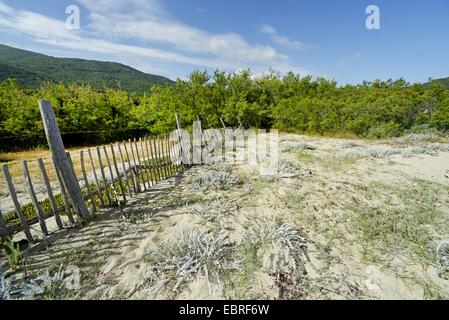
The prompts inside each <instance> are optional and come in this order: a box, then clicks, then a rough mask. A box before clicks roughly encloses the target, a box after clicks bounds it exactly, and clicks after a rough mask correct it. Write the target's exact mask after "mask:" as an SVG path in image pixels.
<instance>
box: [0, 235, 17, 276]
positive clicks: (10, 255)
mask: <svg viewBox="0 0 449 320" xmlns="http://www.w3.org/2000/svg"><path fill="white" fill-rule="evenodd" d="M0 250H1V251H2V254H3V255H4V256H5V257H6V260H7V261H8V264H9V267H10V268H11V269H15V268H16V267H17V266H18V265H19V264H20V262H21V261H22V252H21V250H20V246H19V244H17V243H15V242H14V241H12V240H11V238H5V239H0Z"/></svg>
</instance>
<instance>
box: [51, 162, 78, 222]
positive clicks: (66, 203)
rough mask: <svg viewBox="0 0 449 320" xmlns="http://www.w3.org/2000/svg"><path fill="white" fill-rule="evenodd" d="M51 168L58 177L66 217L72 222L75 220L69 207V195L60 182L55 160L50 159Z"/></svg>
mask: <svg viewBox="0 0 449 320" xmlns="http://www.w3.org/2000/svg"><path fill="white" fill-rule="evenodd" d="M52 164H53V169H54V170H55V173H56V178H57V179H58V183H59V187H60V188H61V194H62V201H63V202H64V208H65V211H66V212H67V217H68V218H69V221H70V223H72V224H74V223H75V220H74V219H73V215H72V209H71V207H70V201H69V196H68V195H67V190H66V189H65V187H64V183H63V182H62V178H61V175H60V174H59V171H58V169H57V168H56V164H55V160H54V158H53V159H52Z"/></svg>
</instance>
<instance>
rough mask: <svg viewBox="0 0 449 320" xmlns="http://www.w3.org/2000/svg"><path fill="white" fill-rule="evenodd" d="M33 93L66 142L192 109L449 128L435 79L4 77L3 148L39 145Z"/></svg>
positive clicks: (144, 125)
mask: <svg viewBox="0 0 449 320" xmlns="http://www.w3.org/2000/svg"><path fill="white" fill-rule="evenodd" d="M38 99H46V100H50V101H51V103H52V105H53V107H54V109H55V113H56V116H57V119H58V124H59V127H60V129H61V131H62V132H63V137H64V141H65V142H66V144H67V145H77V144H79V141H83V143H84V144H86V143H87V144H89V143H91V144H99V143H103V142H107V141H117V140H121V139H125V138H130V137H135V136H136V135H142V134H145V133H148V132H151V133H162V132H168V131H170V130H172V129H174V128H175V121H174V113H175V112H176V113H178V114H180V116H181V119H182V121H183V124H185V125H186V127H187V128H189V127H188V124H191V123H192V122H193V121H194V120H196V118H197V116H199V117H200V119H201V120H202V122H203V124H204V127H221V122H220V118H222V119H223V120H224V122H225V123H226V125H227V126H229V127H238V126H243V127H245V128H250V127H256V128H264V129H270V128H276V129H280V130H282V131H286V132H297V133H302V132H305V133H313V134H333V135H344V134H349V135H358V136H363V137H368V138H383V137H393V136H400V135H402V134H404V133H414V134H419V133H422V132H425V131H428V130H431V131H432V132H436V133H435V134H436V135H437V134H438V133H437V132H439V131H445V130H448V129H449V89H448V88H446V87H444V86H443V85H441V84H438V83H432V84H428V85H420V84H409V83H407V82H406V81H404V80H402V79H400V80H397V81H392V80H388V81H375V82H364V83H362V84H359V85H346V86H342V87H339V86H337V83H336V82H335V81H331V80H327V79H324V78H317V79H314V78H312V77H310V76H306V77H300V76H299V75H296V74H293V73H289V74H288V75H285V76H280V75H278V74H275V73H272V74H268V75H264V76H262V77H254V76H253V75H252V74H251V72H250V71H243V72H239V73H231V74H228V73H225V72H220V71H216V72H214V73H213V74H209V73H207V72H200V71H195V72H193V73H192V74H191V75H190V77H189V78H188V79H187V80H178V81H177V82H176V83H175V84H167V85H156V86H153V87H152V88H151V92H150V89H149V88H148V91H147V92H145V94H140V95H135V94H131V93H129V92H127V91H123V90H120V89H117V88H116V89H111V88H107V89H105V90H102V91H97V90H96V89H94V88H93V87H90V86H88V85H80V84H68V85H66V84H62V83H59V84H47V85H43V86H42V87H39V88H36V89H34V90H29V89H24V88H22V87H21V86H20V85H18V84H17V83H16V82H15V81H14V80H5V81H3V82H2V83H1V84H0V139H1V140H2V143H1V146H2V147H1V148H2V149H4V150H7V149H14V148H17V147H18V146H20V148H32V147H36V146H39V145H44V144H45V140H44V137H43V135H41V134H43V129H42V123H41V119H40V114H39V110H38V106H37V102H36V101H37V100H38ZM92 131H95V132H92ZM73 132H75V133H73ZM83 132H84V133H83ZM415 137H418V136H415ZM398 142H400V141H398Z"/></svg>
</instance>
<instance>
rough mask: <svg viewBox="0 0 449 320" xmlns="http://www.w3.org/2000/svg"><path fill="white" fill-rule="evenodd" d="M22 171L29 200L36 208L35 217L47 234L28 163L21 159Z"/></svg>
mask: <svg viewBox="0 0 449 320" xmlns="http://www.w3.org/2000/svg"><path fill="white" fill-rule="evenodd" d="M20 163H21V165H22V171H23V177H24V178H25V182H26V185H27V188H28V193H29V194H30V198H31V202H32V203H33V206H34V209H35V210H36V214H37V217H38V218H39V224H40V226H41V230H42V232H43V233H44V235H46V236H47V235H48V229H47V225H46V224H45V218H44V212H43V211H42V209H41V206H40V205H39V201H38V200H37V197H36V193H35V192H34V186H33V182H32V180H31V176H30V171H29V170H28V163H27V161H26V160H22V161H21V162H20Z"/></svg>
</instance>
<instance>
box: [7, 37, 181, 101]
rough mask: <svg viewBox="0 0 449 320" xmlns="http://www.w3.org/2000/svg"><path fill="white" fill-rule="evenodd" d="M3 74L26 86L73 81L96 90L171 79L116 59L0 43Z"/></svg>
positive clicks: (143, 86)
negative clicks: (85, 57)
mask: <svg viewBox="0 0 449 320" xmlns="http://www.w3.org/2000/svg"><path fill="white" fill-rule="evenodd" d="M7 78H16V79H17V81H18V82H19V84H21V85H23V86H25V87H27V88H37V87H38V86H39V85H40V84H41V83H42V81H52V82H63V83H71V82H77V83H85V84H90V85H91V86H93V87H94V88H96V89H99V90H101V89H104V88H105V87H114V88H117V87H120V88H122V89H124V90H127V91H131V92H138V93H141V92H144V91H147V90H148V89H149V87H150V86H151V85H154V84H162V83H171V82H172V81H171V80H170V79H167V78H165V77H162V76H157V75H152V74H147V73H143V72H140V71H138V70H136V69H133V68H131V67H128V66H125V65H122V64H119V63H114V62H100V61H93V60H82V59H71V58H55V57H50V56H46V55H42V54H38V53H34V52H30V51H25V50H20V49H16V48H12V47H8V46H5V45H1V44H0V81H3V80H5V79H7Z"/></svg>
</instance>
